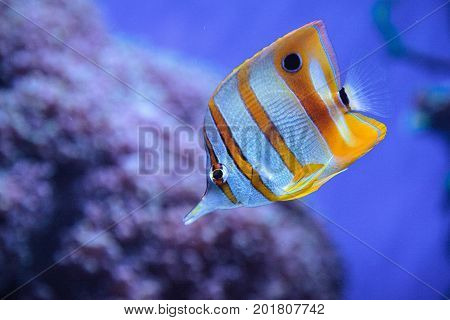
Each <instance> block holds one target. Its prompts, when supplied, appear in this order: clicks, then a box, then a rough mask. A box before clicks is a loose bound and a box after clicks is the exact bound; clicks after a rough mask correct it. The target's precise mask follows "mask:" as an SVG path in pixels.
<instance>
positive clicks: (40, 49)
mask: <svg viewBox="0 0 450 320" xmlns="http://www.w3.org/2000/svg"><path fill="white" fill-rule="evenodd" d="M7 3H8V4H9V5H10V6H12V7H13V8H14V9H15V10H17V11H18V12H20V13H21V14H23V15H24V16H26V17H28V18H29V19H30V20H31V21H33V23H31V22H30V21H27V20H26V19H24V17H22V16H20V15H18V14H17V13H16V12H14V11H13V10H11V9H10V8H8V7H7V6H5V5H4V4H0V294H1V295H2V296H5V295H7V294H8V293H9V292H11V291H12V290H14V289H16V288H17V287H18V286H19V285H21V284H23V283H25V282H26V281H27V280H28V279H30V278H31V277H33V276H34V275H36V274H38V273H39V272H40V271H42V270H43V269H45V268H46V267H48V266H50V265H53V264H55V263H56V265H55V267H53V268H52V269H50V270H49V271H48V272H46V273H44V274H42V275H41V276H39V277H38V278H36V279H35V280H33V281H31V282H30V283H28V284H27V285H25V286H23V287H22V288H21V289H20V290H17V291H15V292H14V293H13V294H12V295H10V296H8V297H9V298H19V299H22V298H32V299H35V298H44V299H56V298H72V299H88V298H92V299H104V298H113V299H115V298H123V299H138V298H139V299H147V298H148V299H154V298H155V299H156V298H159V299H161V298H168V299H169V298H170V299H172V298H190V299H192V298H266V299H272V298H297V299H305V298H316V299H319V298H338V297H339V296H340V293H341V278H342V272H341V268H340V264H339V259H338V258H337V256H336V253H335V251H334V249H333V248H332V246H331V245H330V243H329V241H328V239H327V237H326V236H325V235H324V233H323V232H322V230H321V228H320V226H319V225H318V224H317V223H316V222H315V221H314V219H313V218H312V217H311V216H310V214H308V213H307V212H306V211H305V210H303V209H302V208H301V207H299V206H295V205H293V204H284V205H273V206H268V207H263V208H254V209H240V210H235V211H234V212H233V213H229V214H226V215H225V214H212V215H209V216H207V217H205V218H203V219H201V220H200V221H199V222H198V223H195V224H193V225H191V226H184V225H183V224H182V217H183V216H184V214H185V213H186V212H187V211H188V210H189V209H190V208H191V207H192V206H193V205H194V204H195V203H196V201H198V199H199V197H200V194H199V193H198V191H199V190H198V188H197V187H196V186H200V185H203V184H204V179H205V177H204V174H203V172H202V173H199V172H196V173H195V174H194V175H192V176H191V177H187V178H186V180H185V181H182V182H178V183H176V181H177V180H178V179H180V178H182V177H183V175H180V174H179V173H178V174H177V173H176V172H174V171H173V170H172V171H169V172H165V171H161V170H160V171H158V172H156V173H152V174H138V172H139V161H138V159H139V157H138V153H139V143H138V139H137V137H138V129H139V127H141V126H150V125H151V126H156V127H158V128H172V129H174V128H175V127H176V126H177V125H179V122H178V121H177V120H176V119H175V118H174V117H171V116H170V115H168V114H167V113H166V112H164V111H163V110H161V108H158V107H156V106H155V104H156V105H157V106H163V107H164V108H167V110H169V111H170V112H171V113H173V114H175V115H176V117H178V118H179V119H182V120H183V121H185V122H187V123H193V124H195V125H196V126H199V124H200V123H201V119H202V117H203V113H204V111H205V108H206V102H207V99H208V96H209V94H210V93H211V92H212V90H213V87H212V85H214V84H215V83H217V82H218V81H217V80H218V79H217V77H216V76H215V75H214V73H213V72H211V71H208V70H205V69H204V70H201V69H200V68H198V67H194V66H192V65H191V64H189V62H188V60H187V59H184V58H182V57H178V58H174V56H173V55H167V54H165V53H164V52H163V51H158V50H156V49H152V50H150V49H146V50H144V49H141V48H138V47H136V46H133V45H131V44H128V43H124V42H123V41H122V42H120V41H118V40H116V39H115V38H113V37H111V36H110V35H108V33H107V32H106V28H105V27H104V26H103V24H102V22H101V21H102V19H101V16H100V15H99V13H98V12H97V11H96V8H95V7H93V6H92V5H91V4H89V3H88V2H86V1H84V0H71V1H69V0H64V1H62V0H59V1H55V0H39V1H37V0H32V1H27V0H11V1H7ZM41 28H42V29H45V30H47V31H48V32H49V33H50V34H48V33H47V32H45V31H43V30H42V29H41ZM55 37H56V38H55ZM75 51H77V52H75ZM88 59H89V60H90V61H88ZM180 60H182V61H184V62H185V63H184V64H183V65H180V63H179V61H180ZM118 79H120V80H121V81H123V82H124V83H126V85H125V84H124V83H123V82H121V81H119V80H118ZM193 79H195V81H193ZM139 93H144V95H145V97H143V96H142V95H141V94H139ZM146 97H148V99H147V98H146ZM149 99H150V100H151V101H149ZM164 139H170V137H168V136H167V135H164ZM185 139H187V138H185ZM187 140H188V139H187ZM187 140H186V141H184V140H183V141H182V143H181V150H177V152H178V153H177V156H180V155H181V156H183V155H185V154H191V155H192V153H189V152H191V151H192V149H193V151H194V153H193V155H194V157H199V155H201V156H202V157H203V153H204V151H203V150H202V148H201V146H200V145H198V144H194V143H192V142H189V141H187ZM188 149H189V150H188ZM167 151H168V152H169V154H172V153H173V152H175V151H174V150H173V149H170V148H169V150H167ZM191 160H192V159H191ZM191 162H192V161H191ZM196 165H198V164H196ZM173 184H175V186H174V187H173V188H171V189H170V190H168V191H167V192H163V191H164V190H166V189H168V188H170V187H171V186H172V185H173ZM143 204H145V205H144V206H142V205H143ZM137 208H139V209H137ZM130 212H131V213H132V214H129V213H130Z"/></svg>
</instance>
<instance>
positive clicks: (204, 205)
mask: <svg viewBox="0 0 450 320" xmlns="http://www.w3.org/2000/svg"><path fill="white" fill-rule="evenodd" d="M206 199H207V198H206V195H204V196H203V198H202V199H201V200H200V202H199V203H198V204H197V205H196V206H195V207H194V209H192V210H191V211H190V212H189V213H188V214H187V215H186V216H185V217H184V219H183V222H184V224H185V225H188V224H191V223H193V222H194V221H196V220H197V219H199V218H200V217H202V216H204V215H205V214H208V213H210V212H211V211H214V210H215V209H216V208H214V207H211V206H210V205H209V204H208V202H207V200H206Z"/></svg>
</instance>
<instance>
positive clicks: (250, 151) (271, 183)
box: [184, 21, 386, 224]
mask: <svg viewBox="0 0 450 320" xmlns="http://www.w3.org/2000/svg"><path fill="white" fill-rule="evenodd" d="M360 104H361V103H359V102H358V101H352V97H351V95H348V94H347V92H346V90H345V86H344V87H343V86H341V79H340V73H339V69H338V65H337V62H336V56H335V54H334V51H333V48H332V46H331V43H330V40H329V39H328V35H327V32H326V29H325V25H324V23H323V22H322V21H314V22H311V23H309V24H307V25H305V26H303V27H301V28H299V29H296V30H294V31H292V32H290V33H288V34H287V35H285V36H283V37H281V38H279V39H278V40H276V41H275V42H273V43H272V44H271V45H269V46H268V47H266V48H264V49H262V50H261V51H259V52H258V53H256V54H255V55H254V56H253V57H251V58H250V59H247V60H246V61H244V62H243V63H242V64H241V65H240V66H238V67H237V68H235V69H234V70H233V71H232V72H231V73H230V74H229V75H228V76H227V77H226V78H225V79H224V80H223V81H222V82H221V83H220V84H219V85H218V87H217V88H216V90H215V91H214V93H213V94H212V97H211V98H210V100H209V102H208V109H207V112H206V115H205V119H204V125H203V137H204V144H205V150H206V171H207V172H206V176H207V179H206V180H207V185H206V191H205V193H204V195H203V197H202V199H201V200H200V202H199V203H198V204H197V205H196V206H195V207H194V208H193V209H192V210H191V211H190V212H189V213H188V214H187V215H186V216H185V218H184V223H185V224H190V223H192V222H194V221H196V220H197V219H199V218H200V217H202V216H204V215H206V214H208V213H210V212H212V211H216V210H219V209H232V208H238V207H243V206H244V207H256V206H261V205H266V204H270V203H272V202H277V201H289V200H295V199H299V198H302V197H304V196H306V195H308V194H310V193H312V192H315V191H317V190H318V189H319V188H320V187H321V186H322V185H324V184H325V183H326V182H327V181H329V180H330V179H331V178H333V177H335V176H336V175H338V174H339V173H341V172H343V171H345V170H346V169H347V168H348V166H350V165H351V164H352V163H353V162H355V161H356V160H357V159H359V158H360V157H362V156H363V155H364V154H366V153H367V152H369V151H370V150H371V149H372V148H373V147H374V146H375V145H377V144H378V143H379V142H380V141H381V140H383V139H384V137H385V135H386V126H385V125H384V124H383V123H381V122H379V121H377V120H375V119H373V118H371V117H369V116H367V115H364V114H363V113H361V112H358V110H354V109H353V107H354V106H355V107H356V106H359V105H360Z"/></svg>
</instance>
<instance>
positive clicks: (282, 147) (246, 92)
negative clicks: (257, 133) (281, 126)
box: [237, 63, 317, 181]
mask: <svg viewBox="0 0 450 320" xmlns="http://www.w3.org/2000/svg"><path fill="white" fill-rule="evenodd" d="M249 65H250V64H249V63H246V64H244V65H243V66H242V67H241V69H240V70H239V72H238V74H237V78H238V87H239V94H240V96H241V98H242V101H243V102H244V104H245V106H246V107H247V110H248V111H249V113H250V115H251V116H252V118H253V120H255V122H256V124H257V125H258V127H259V129H260V130H261V131H262V132H263V133H264V135H265V136H266V138H267V140H269V142H270V144H271V145H272V146H273V147H274V149H275V150H276V151H277V153H278V154H279V155H280V157H281V159H282V160H283V162H284V164H285V165H286V167H287V168H288V169H289V171H290V172H291V173H292V174H293V175H294V178H293V181H298V180H300V179H301V178H302V177H304V176H306V175H308V174H310V173H311V170H314V169H316V167H317V166H311V165H306V166H305V167H303V166H302V164H301V163H300V162H299V161H298V159H297V157H296V156H295V155H294V153H292V151H291V149H289V147H288V146H287V145H286V142H285V141H284V139H283V137H282V136H281V135H280V133H279V131H278V129H277V128H276V127H275V125H274V124H273V122H272V120H271V119H270V117H269V115H268V114H267V112H266V111H265V109H264V107H263V106H262V105H261V103H260V102H259V101H258V98H257V97H256V95H255V93H254V92H253V90H252V88H251V86H250V83H249V73H250V72H249Z"/></svg>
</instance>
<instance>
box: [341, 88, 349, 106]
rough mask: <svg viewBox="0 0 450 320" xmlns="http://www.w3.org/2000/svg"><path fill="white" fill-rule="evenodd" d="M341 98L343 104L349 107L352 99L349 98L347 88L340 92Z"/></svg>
mask: <svg viewBox="0 0 450 320" xmlns="http://www.w3.org/2000/svg"><path fill="white" fill-rule="evenodd" d="M339 98H340V99H341V101H342V103H343V104H344V105H345V106H346V107H348V106H349V105H350V99H349V98H348V95H347V92H345V88H344V87H342V89H341V90H339Z"/></svg>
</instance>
